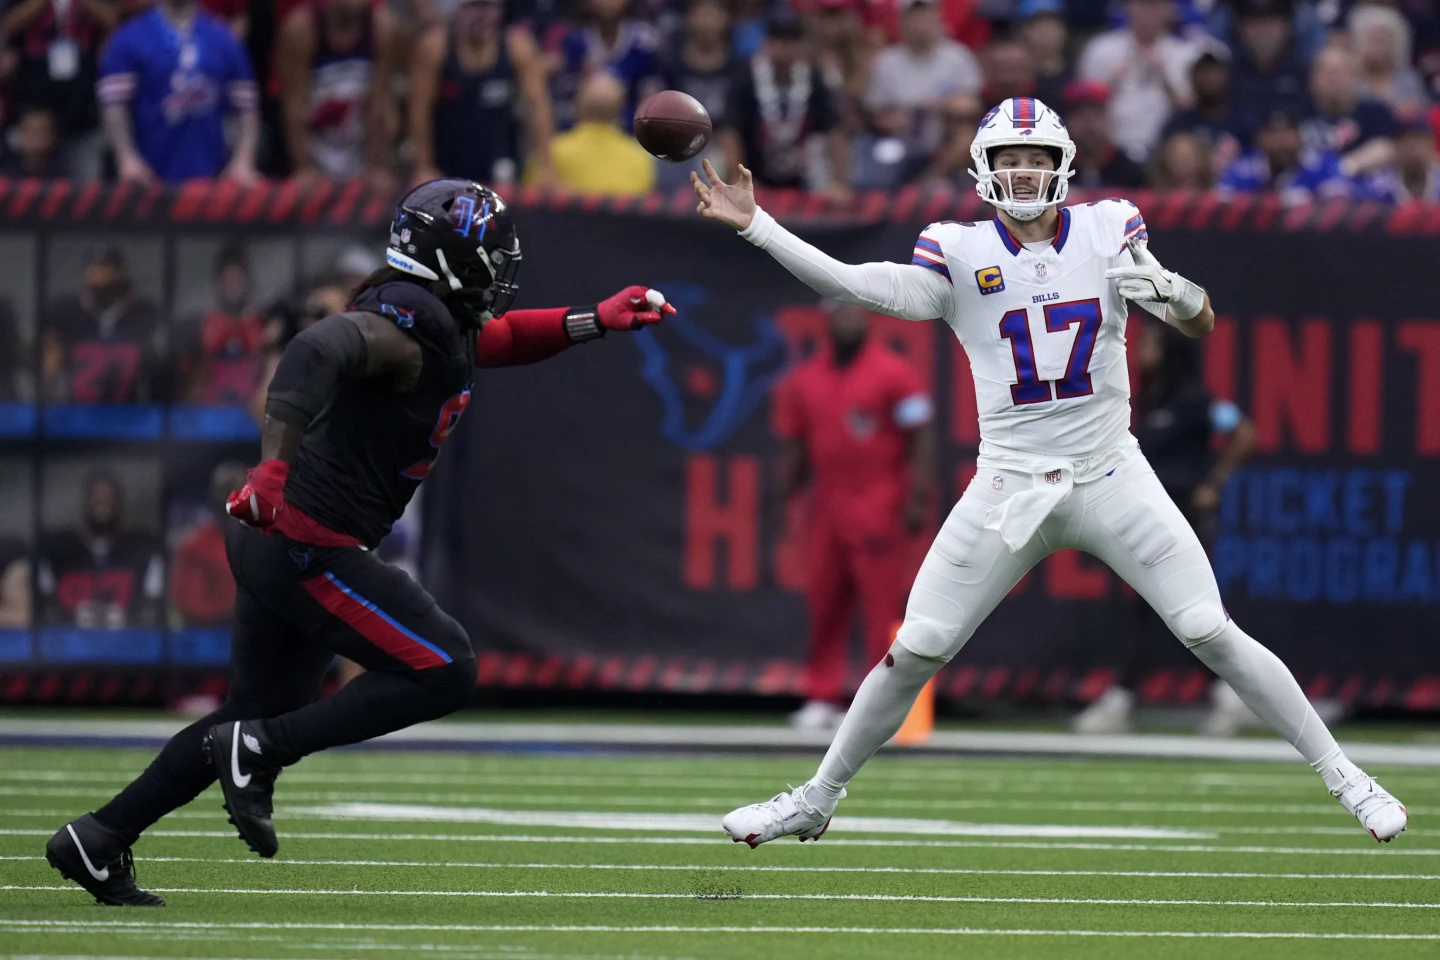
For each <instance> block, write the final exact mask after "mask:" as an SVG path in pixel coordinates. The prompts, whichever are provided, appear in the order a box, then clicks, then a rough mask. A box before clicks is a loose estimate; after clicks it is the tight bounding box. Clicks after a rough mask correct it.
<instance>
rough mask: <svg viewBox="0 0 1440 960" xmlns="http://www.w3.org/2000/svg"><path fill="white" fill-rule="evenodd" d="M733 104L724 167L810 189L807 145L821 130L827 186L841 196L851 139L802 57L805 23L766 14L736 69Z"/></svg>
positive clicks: (726, 124) (766, 182) (764, 182)
mask: <svg viewBox="0 0 1440 960" xmlns="http://www.w3.org/2000/svg"><path fill="white" fill-rule="evenodd" d="M731 108H732V109H731V113H730V114H729V116H728V117H727V118H725V119H724V120H723V121H722V127H723V129H722V130H721V137H722V141H723V143H724V147H725V159H726V167H727V168H728V169H730V170H734V169H735V168H736V167H737V165H739V164H741V163H744V164H745V165H746V166H747V167H749V168H750V170H751V171H752V172H753V173H754V174H755V182H756V183H757V184H759V185H761V186H765V187H805V186H807V185H809V186H810V187H811V188H812V189H813V188H814V187H815V186H816V184H814V183H812V182H811V177H810V176H809V169H808V168H809V166H810V164H809V158H808V157H807V156H806V150H807V147H808V145H809V143H810V140H811V138H812V137H815V136H820V135H824V136H826V137H828V139H829V147H830V151H829V154H830V183H829V186H828V187H827V189H828V190H829V191H830V193H831V196H832V199H834V200H837V201H840V200H844V199H846V197H847V196H848V184H849V182H850V158H849V142H848V141H847V140H846V138H845V136H844V133H843V131H842V130H841V129H840V127H839V124H838V122H837V115H836V106H835V98H834V95H833V94H832V93H831V92H830V89H829V88H828V87H827V86H826V85H825V80H824V78H823V77H822V76H821V75H820V71H819V69H818V68H817V67H816V66H815V65H814V64H813V63H811V62H810V61H809V60H807V59H806V56H805V34H804V28H803V26H802V24H801V22H800V20H799V19H798V18H797V17H796V16H795V15H794V14H792V13H789V12H788V11H785V10H781V11H780V12H778V13H774V14H772V15H771V16H770V19H769V20H768V21H767V24H766V36H765V45H764V47H763V48H762V49H761V51H760V52H759V53H757V54H756V55H755V56H754V57H752V58H751V59H750V63H749V64H748V65H747V66H746V67H745V68H743V69H742V70H741V73H740V78H739V80H738V82H737V83H736V85H735V89H734V91H733V93H732V97H731Z"/></svg>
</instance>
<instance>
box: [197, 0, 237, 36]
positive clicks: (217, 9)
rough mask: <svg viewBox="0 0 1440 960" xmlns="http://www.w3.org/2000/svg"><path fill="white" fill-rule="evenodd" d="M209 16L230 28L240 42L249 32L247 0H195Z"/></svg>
mask: <svg viewBox="0 0 1440 960" xmlns="http://www.w3.org/2000/svg"><path fill="white" fill-rule="evenodd" d="M195 2H196V3H198V4H199V5H200V9H201V10H204V11H205V12H206V13H208V14H210V16H212V17H214V18H215V19H216V20H219V21H220V22H221V23H223V24H225V26H227V27H229V28H230V33H231V34H233V35H234V37H235V39H236V40H238V41H240V42H241V43H244V42H245V39H246V37H248V36H249V34H250V11H249V3H247V0H195Z"/></svg>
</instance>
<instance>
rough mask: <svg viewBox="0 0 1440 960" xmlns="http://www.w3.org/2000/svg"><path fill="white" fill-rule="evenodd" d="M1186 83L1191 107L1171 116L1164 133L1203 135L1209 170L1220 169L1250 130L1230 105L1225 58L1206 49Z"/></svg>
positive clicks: (1232, 156) (1167, 134) (1235, 152)
mask: <svg viewBox="0 0 1440 960" xmlns="http://www.w3.org/2000/svg"><path fill="white" fill-rule="evenodd" d="M1190 84H1191V86H1192V87H1193V88H1194V90H1195V106H1194V107H1192V108H1191V109H1189V110H1181V111H1180V112H1179V113H1177V114H1175V115H1174V116H1173V117H1171V118H1170V122H1169V123H1167V124H1165V131H1164V135H1165V136H1166V137H1170V136H1171V135H1173V134H1176V133H1193V134H1196V135H1197V136H1199V137H1201V138H1203V140H1204V142H1205V147H1206V149H1207V150H1208V151H1209V153H1210V155H1211V156H1210V163H1209V166H1210V169H1212V170H1223V169H1225V168H1226V167H1227V166H1229V165H1230V161H1232V160H1234V159H1235V158H1236V157H1237V156H1239V154H1240V149H1241V144H1242V143H1243V142H1244V140H1245V138H1247V137H1248V136H1249V133H1250V131H1249V130H1248V129H1247V127H1246V125H1245V123H1244V122H1243V121H1242V120H1241V119H1240V117H1239V116H1237V114H1236V111H1235V109H1234V107H1233V105H1232V101H1231V93H1230V64H1229V61H1228V60H1226V59H1224V58H1222V57H1221V56H1220V55H1219V54H1217V53H1216V52H1215V51H1208V50H1207V51H1206V52H1205V53H1202V54H1201V55H1200V58H1199V59H1198V60H1196V61H1195V66H1194V67H1192V68H1191V70H1190Z"/></svg>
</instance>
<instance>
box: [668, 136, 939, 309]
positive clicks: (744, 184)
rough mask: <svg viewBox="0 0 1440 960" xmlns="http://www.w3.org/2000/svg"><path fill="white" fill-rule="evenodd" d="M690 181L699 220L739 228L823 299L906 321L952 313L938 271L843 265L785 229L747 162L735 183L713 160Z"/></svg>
mask: <svg viewBox="0 0 1440 960" xmlns="http://www.w3.org/2000/svg"><path fill="white" fill-rule="evenodd" d="M707 180H708V183H707V182H706V181H707ZM690 182H691V183H692V184H693V185H694V187H695V199H696V201H697V202H696V206H695V211H696V212H697V213H699V214H700V216H702V217H704V218H705V219H707V220H716V221H719V222H720V223H723V224H725V225H726V226H730V227H734V228H735V229H736V230H739V231H740V236H742V237H744V238H745V239H746V240H749V241H750V242H751V243H753V244H755V246H757V247H759V248H760V249H761V250H764V251H766V252H767V253H769V254H770V256H772V257H774V258H775V259H776V260H778V261H780V264H781V266H783V267H784V268H785V269H786V270H789V271H790V272H791V273H793V274H794V275H795V276H796V277H798V278H799V279H800V280H801V281H802V282H804V283H805V284H806V285H807V286H808V287H810V289H812V290H814V291H815V292H816V293H818V294H821V295H822V296H826V297H829V298H830V299H832V300H838V301H840V302H841V303H848V304H851V305H853V306H857V307H864V308H865V309H866V310H874V311H875V312H877V313H886V314H889V315H890V316H892V317H900V318H902V319H905V320H933V319H935V318H936V317H943V316H944V315H945V313H946V311H947V310H948V309H949V306H950V297H951V293H952V290H953V288H952V287H951V285H950V281H949V280H946V279H945V278H944V277H943V276H941V275H940V274H939V273H936V272H935V271H933V270H928V269H926V268H925V267H919V266H914V265H912V264H908V263H861V264H851V263H843V262H841V261H839V260H836V259H835V258H834V257H832V256H829V255H828V254H826V253H824V252H822V251H821V250H819V249H817V248H815V247H814V246H812V245H810V244H808V243H806V242H805V241H804V240H801V239H800V238H799V237H797V236H795V235H794V234H793V233H791V232H790V231H789V230H786V229H785V228H784V227H782V226H780V224H778V223H776V222H775V218H774V217H772V216H770V214H768V213H766V212H765V211H764V210H762V209H760V207H758V206H757V205H756V204H755V185H754V181H753V180H752V178H751V176H750V171H749V170H747V169H745V166H744V165H743V164H741V165H740V179H739V181H737V182H736V183H733V184H732V183H726V182H725V181H723V180H721V179H720V175H719V174H717V173H716V172H715V168H714V167H712V166H710V161H709V160H706V161H705V179H704V180H702V179H701V178H700V176H699V175H698V174H696V173H693V172H692V173H691V174H690Z"/></svg>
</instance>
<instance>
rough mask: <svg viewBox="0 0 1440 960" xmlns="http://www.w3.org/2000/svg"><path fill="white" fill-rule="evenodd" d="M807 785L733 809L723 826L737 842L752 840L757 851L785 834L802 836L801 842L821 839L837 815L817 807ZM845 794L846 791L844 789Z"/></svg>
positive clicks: (722, 823)
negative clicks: (807, 793)
mask: <svg viewBox="0 0 1440 960" xmlns="http://www.w3.org/2000/svg"><path fill="white" fill-rule="evenodd" d="M805 786H806V785H805V784H802V785H801V786H800V787H799V788H798V789H795V790H791V791H790V792H789V793H778V794H776V795H775V796H774V797H772V798H771V799H769V800H766V801H765V802H764V803H752V804H750V806H748V807H741V808H740V809H738V810H731V811H730V812H729V813H728V814H726V815H725V819H724V820H721V821H720V826H722V827H724V828H725V832H726V833H727V834H729V835H730V839H731V840H734V841H735V842H736V843H748V844H750V849H751V850H754V849H755V848H756V847H758V846H760V844H762V843H768V842H770V841H771V840H778V839H780V838H781V837H799V838H800V842H801V843H804V842H805V841H806V840H819V839H820V837H821V836H822V835H823V834H824V833H825V831H826V830H828V829H829V828H830V819H831V817H832V816H833V814H830V813H824V812H822V811H820V810H817V809H816V808H815V807H814V806H813V805H812V804H811V803H810V802H809V801H808V800H807V799H806V798H805ZM840 796H841V798H843V797H844V796H845V791H843V790H842V791H840Z"/></svg>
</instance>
